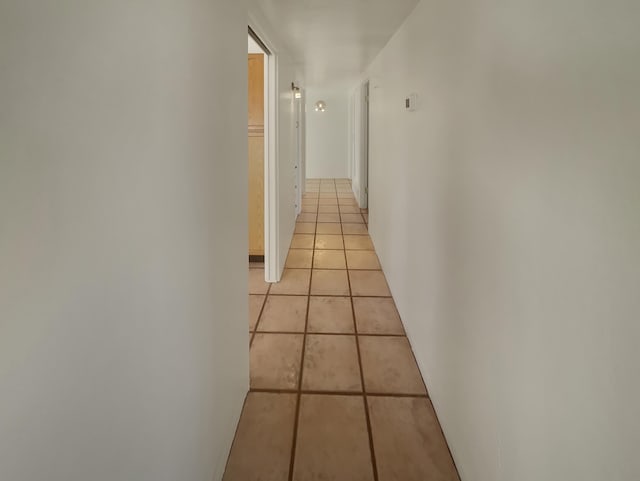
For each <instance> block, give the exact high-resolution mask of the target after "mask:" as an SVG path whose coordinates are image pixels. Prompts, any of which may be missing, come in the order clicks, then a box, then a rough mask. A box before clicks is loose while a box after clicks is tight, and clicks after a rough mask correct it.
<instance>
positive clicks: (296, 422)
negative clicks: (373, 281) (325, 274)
mask: <svg viewBox="0 0 640 481" xmlns="http://www.w3.org/2000/svg"><path fill="white" fill-rule="evenodd" d="M318 206H319V204H318V205H316V222H315V228H314V229H313V250H312V251H311V268H310V270H309V288H308V289H307V311H306V313H305V317H304V333H303V334H302V349H301V351H302V352H301V355H300V372H299V374H298V376H299V378H298V390H297V396H296V413H295V418H294V420H293V439H292V440H291V457H290V458H289V481H293V468H294V465H295V459H296V444H297V442H298V426H299V423H300V404H301V401H302V374H303V372H304V355H305V350H306V346H307V327H308V325H309V305H310V304H311V283H312V282H313V262H314V257H315V252H316V249H315V247H316V236H317V235H318V234H317V230H318V208H319V207H318ZM289 250H291V249H289ZM256 327H257V326H256Z"/></svg>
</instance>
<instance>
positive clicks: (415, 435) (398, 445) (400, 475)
mask: <svg viewBox="0 0 640 481" xmlns="http://www.w3.org/2000/svg"><path fill="white" fill-rule="evenodd" d="M367 401H368V403H369V413H370V416H371V431H372V433H373V446H374V449H375V453H376V463H377V467H378V479H379V480H380V481H392V480H400V479H401V480H402V481H423V480H426V479H428V480H429V481H459V478H458V474H457V472H456V468H455V465H454V464H453V460H452V459H451V455H450V454H449V449H448V447H447V443H446V441H445V439H444V437H443V435H442V432H441V430H440V425H439V424H438V420H437V418H436V416H435V412H434V411H433V407H432V406H431V402H430V401H429V400H428V399H426V398H394V397H373V396H372V397H369V398H367Z"/></svg>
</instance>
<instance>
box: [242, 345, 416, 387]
mask: <svg viewBox="0 0 640 481" xmlns="http://www.w3.org/2000/svg"><path fill="white" fill-rule="evenodd" d="M254 342H255V341H254ZM360 356H361V359H362V371H363V374H364V386H365V389H366V390H367V392H372V393H394V394H426V391H425V388H424V383H423V382H422V377H421V376H420V370H419V369H418V365H417V364H416V361H415V359H414V358H413V353H412V352H411V346H410V345H409V341H408V340H407V338H406V337H385V336H360Z"/></svg>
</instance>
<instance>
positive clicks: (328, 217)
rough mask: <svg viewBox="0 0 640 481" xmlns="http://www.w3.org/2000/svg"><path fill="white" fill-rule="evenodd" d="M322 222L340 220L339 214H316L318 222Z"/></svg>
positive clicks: (336, 221)
mask: <svg viewBox="0 0 640 481" xmlns="http://www.w3.org/2000/svg"><path fill="white" fill-rule="evenodd" d="M322 222H333V223H338V222H340V214H318V223H322Z"/></svg>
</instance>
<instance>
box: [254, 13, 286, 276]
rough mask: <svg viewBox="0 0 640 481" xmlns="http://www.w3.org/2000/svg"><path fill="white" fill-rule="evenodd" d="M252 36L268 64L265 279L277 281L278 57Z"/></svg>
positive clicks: (261, 39) (261, 37) (258, 37)
mask: <svg viewBox="0 0 640 481" xmlns="http://www.w3.org/2000/svg"><path fill="white" fill-rule="evenodd" d="M248 31H249V35H250V36H251V37H252V38H253V39H254V40H255V41H256V43H258V45H260V47H261V48H262V50H263V51H264V53H265V59H264V60H265V61H264V276H265V281H267V282H277V281H278V280H279V275H278V264H279V262H278V260H279V259H278V252H279V251H278V223H279V219H278V170H277V167H278V166H277V158H278V142H277V139H278V101H277V99H278V90H277V89H278V56H277V55H276V54H275V53H274V50H273V49H272V48H270V46H269V43H268V41H265V40H264V39H265V37H264V35H261V34H260V30H259V29H258V28H257V27H256V25H255V24H252V22H249V24H248Z"/></svg>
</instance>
